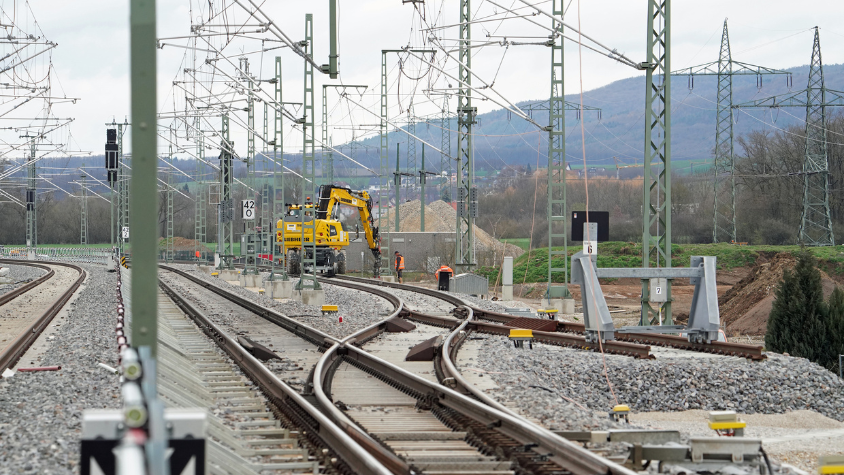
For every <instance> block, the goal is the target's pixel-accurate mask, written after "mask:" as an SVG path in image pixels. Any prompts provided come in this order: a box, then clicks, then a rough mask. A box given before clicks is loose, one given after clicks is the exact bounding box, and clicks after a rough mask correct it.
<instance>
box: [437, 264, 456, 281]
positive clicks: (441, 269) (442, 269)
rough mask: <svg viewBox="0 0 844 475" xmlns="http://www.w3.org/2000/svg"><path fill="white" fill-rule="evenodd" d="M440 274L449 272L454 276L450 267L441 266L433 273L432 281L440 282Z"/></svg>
mask: <svg viewBox="0 0 844 475" xmlns="http://www.w3.org/2000/svg"><path fill="white" fill-rule="evenodd" d="M440 272H449V273H450V274H451V275H454V271H453V270H451V267H449V266H447V265H441V266H440V268H439V269H437V271H436V272H434V279H436V280H440Z"/></svg>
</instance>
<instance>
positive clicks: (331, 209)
mask: <svg viewBox="0 0 844 475" xmlns="http://www.w3.org/2000/svg"><path fill="white" fill-rule="evenodd" d="M340 205H342V206H350V207H352V208H356V209H357V210H358V214H360V221H361V224H362V225H363V230H364V234H365V236H366V243H367V245H368V246H369V250H370V251H372V256H373V257H374V258H375V269H374V272H375V275H376V276H378V275H380V267H381V237H380V236H379V234H378V227H376V226H375V220H374V218H373V216H372V198H370V197H369V193H367V192H366V191H353V190H351V189H350V188H343V187H340V186H335V185H322V186H320V187H319V200H318V201H317V203H315V204H313V203H308V202H307V201H306V203H305V204H304V205H298V204H288V205H287V211H286V212H285V215H284V217H283V218H282V219H280V220H279V221H278V223H277V227H278V229H279V231H278V232H277V235H276V242H278V244H279V248H280V249H279V250H280V251H281V253H282V255H285V256H287V273H288V274H299V273H300V272H303V271H304V272H307V273H313V274H316V273H317V272H319V273H323V274H327V275H328V276H333V275H334V274H345V273H346V253H345V251H344V249H345V248H346V247H347V246H348V245H349V233H348V232H346V231H344V230H343V225H342V223H340V221H339V220H338V219H337V214H338V211H339V209H340ZM303 214H304V215H303ZM314 218H316V225H315V227H316V230H315V231H316V232H315V238H316V246H315V248H316V268H315V269H310V268H305V269H303V268H302V267H303V266H302V262H303V259H302V221H303V220H304V222H305V223H306V224H309V223H311V222H312V221H313V220H314ZM282 228H283V229H284V238H283V239H284V240H283V241H282V231H281V229H282ZM355 228H356V235H357V236H356V237H360V228H359V227H358V226H357V225H355ZM305 242H311V236H309V235H307V234H306V235H305ZM311 249H312V248H310V247H309V248H308V249H307V252H308V255H307V256H306V257H307V258H311V255H310V253H311V252H312V251H311Z"/></svg>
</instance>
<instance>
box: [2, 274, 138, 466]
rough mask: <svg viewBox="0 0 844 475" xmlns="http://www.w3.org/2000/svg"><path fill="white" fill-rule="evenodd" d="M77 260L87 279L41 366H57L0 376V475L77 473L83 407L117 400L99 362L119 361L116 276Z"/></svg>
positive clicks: (110, 376)
mask: <svg viewBox="0 0 844 475" xmlns="http://www.w3.org/2000/svg"><path fill="white" fill-rule="evenodd" d="M80 265H81V266H82V267H83V268H85V270H86V271H87V272H88V278H87V279H86V281H85V283H84V284H83V287H82V290H81V293H80V295H79V297H78V298H77V299H76V300H74V301H73V302H72V303H71V305H70V308H69V313H68V316H67V318H66V320H67V322H66V323H64V324H63V325H62V326H61V327H60V330H59V331H58V332H57V334H56V335H55V339H53V340H52V343H51V345H50V347H49V348H48V349H47V351H46V353H45V354H44V356H43V357H42V360H41V362H40V363H39V364H40V365H43V366H52V365H59V366H61V367H62V369H61V370H60V371H44V372H34V373H16V374H15V375H14V376H12V377H11V378H8V379H2V380H0V472H2V473H51V474H64V473H67V474H70V473H77V472H78V467H79V436H80V432H81V428H82V410H83V409H89V408H93V409H101V408H114V409H116V408H119V407H120V405H121V401H120V399H119V387H118V381H117V376H115V375H113V374H110V373H108V372H107V371H105V370H104V369H102V368H99V367H98V366H97V363H105V364H107V365H109V366H111V367H116V366H117V356H118V355H117V344H116V343H115V336H114V327H115V323H116V321H117V319H116V311H117V298H116V284H117V277H116V276H115V274H113V273H107V272H106V271H105V268H104V267H103V266H95V265H86V264H80ZM24 361H26V360H25V359H24Z"/></svg>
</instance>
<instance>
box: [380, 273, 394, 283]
mask: <svg viewBox="0 0 844 475" xmlns="http://www.w3.org/2000/svg"><path fill="white" fill-rule="evenodd" d="M381 280H383V281H384V282H395V281H396V276H394V275H382V276H381Z"/></svg>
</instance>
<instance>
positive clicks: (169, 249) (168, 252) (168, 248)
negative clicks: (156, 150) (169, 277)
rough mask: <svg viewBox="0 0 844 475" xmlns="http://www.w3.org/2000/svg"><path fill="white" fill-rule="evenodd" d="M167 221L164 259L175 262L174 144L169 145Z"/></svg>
mask: <svg viewBox="0 0 844 475" xmlns="http://www.w3.org/2000/svg"><path fill="white" fill-rule="evenodd" d="M165 193H167V218H166V219H167V221H166V225H165V226H166V228H167V234H166V240H165V241H164V242H165V251H164V261H165V262H173V259H174V257H175V256H174V254H175V243H174V242H173V239H174V235H173V205H174V203H173V200H174V195H173V146H172V145H170V146H169V150H168V153H167V191H166V192H165Z"/></svg>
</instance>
